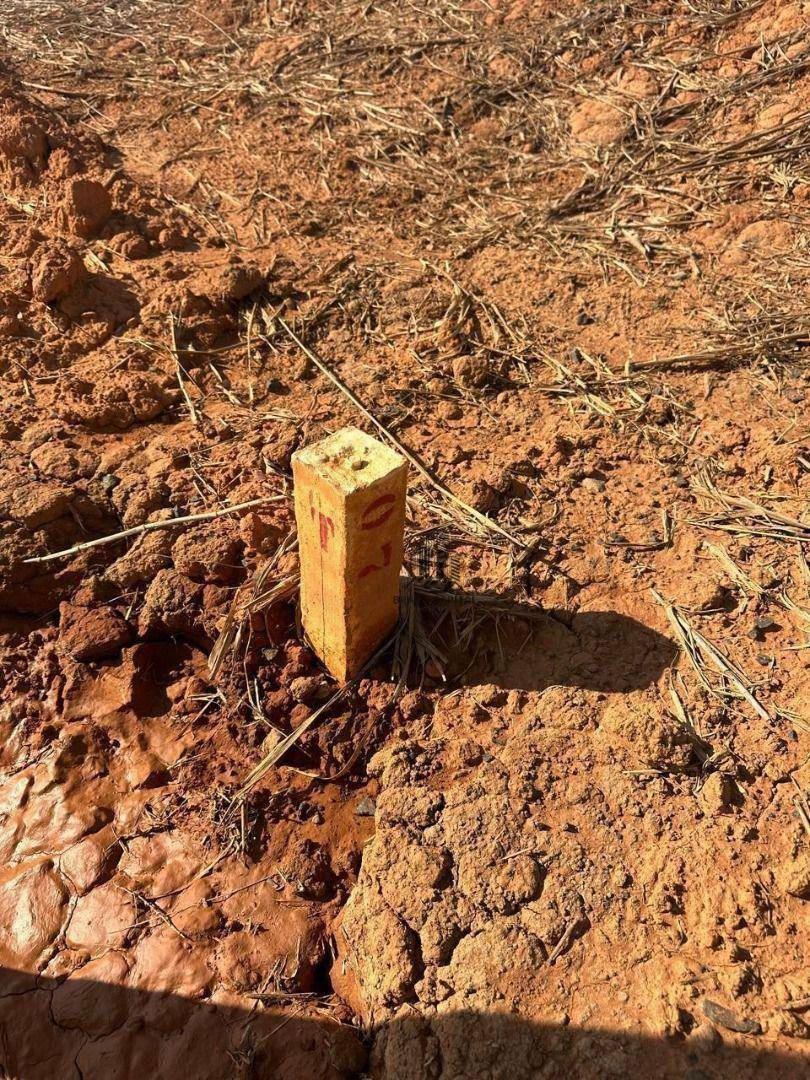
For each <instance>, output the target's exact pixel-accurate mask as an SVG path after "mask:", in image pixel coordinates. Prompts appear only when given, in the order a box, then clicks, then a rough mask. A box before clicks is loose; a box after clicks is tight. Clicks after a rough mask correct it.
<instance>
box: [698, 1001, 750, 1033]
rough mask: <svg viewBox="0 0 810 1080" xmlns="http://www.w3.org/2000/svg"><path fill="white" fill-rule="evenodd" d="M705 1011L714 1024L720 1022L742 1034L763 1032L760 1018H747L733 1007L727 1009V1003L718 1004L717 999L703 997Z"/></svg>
mask: <svg viewBox="0 0 810 1080" xmlns="http://www.w3.org/2000/svg"><path fill="white" fill-rule="evenodd" d="M703 1012H704V1015H705V1016H707V1017H708V1019H709V1020H711V1021H712V1023H713V1024H719V1025H720V1027H724V1028H725V1029H726V1030H727V1031H738V1032H740V1034H742V1035H761V1034H762V1025H761V1024H760V1022H759V1021H758V1020H745V1019H743V1017H741V1016H738V1015H737V1014H736V1013H735V1012H732V1011H731V1009H727V1008H726V1007H725V1005H718V1003H717V1002H716V1001H710V1000H709V998H704V999H703Z"/></svg>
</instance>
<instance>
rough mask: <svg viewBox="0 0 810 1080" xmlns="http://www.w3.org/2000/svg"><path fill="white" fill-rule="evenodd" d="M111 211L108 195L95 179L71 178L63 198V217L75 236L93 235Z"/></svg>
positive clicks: (87, 236) (86, 237) (88, 236)
mask: <svg viewBox="0 0 810 1080" xmlns="http://www.w3.org/2000/svg"><path fill="white" fill-rule="evenodd" d="M111 212H112V203H111V202H110V195H109V192H108V191H107V189H106V188H105V187H104V185H103V184H100V183H99V182H98V181H97V180H83V179H76V180H71V182H70V183H69V184H68V188H67V196H66V200H65V209H64V213H65V218H66V223H67V225H68V227H69V228H70V229H71V231H72V232H73V233H74V234H75V235H76V236H81V237H83V238H85V239H88V238H90V237H92V236H95V235H96V234H97V232H98V230H99V229H100V228H101V226H102V225H103V224H104V222H105V221H106V220H107V218H108V217H109V216H110V214H111Z"/></svg>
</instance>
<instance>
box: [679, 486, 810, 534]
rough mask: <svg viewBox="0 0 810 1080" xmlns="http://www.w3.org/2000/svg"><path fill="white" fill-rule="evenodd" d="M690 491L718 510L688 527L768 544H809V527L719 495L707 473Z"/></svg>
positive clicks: (744, 500)
mask: <svg viewBox="0 0 810 1080" xmlns="http://www.w3.org/2000/svg"><path fill="white" fill-rule="evenodd" d="M692 490H693V491H694V493H695V494H696V495H697V496H698V497H700V498H702V499H704V500H705V501H706V502H708V503H709V504H711V505H713V506H719V507H720V508H721V509H720V510H719V511H718V512H717V513H715V514H712V515H710V516H708V517H704V518H696V519H694V520H692V521H690V522H689V524H690V525H696V526H697V527H698V528H701V529H716V530H719V531H721V532H730V533H735V534H737V535H741V536H763V537H767V538H768V539H770V540H788V541H790V542H792V543H795V542H799V543H801V544H809V543H810V525H808V524H806V523H805V522H803V521H800V520H799V519H798V518H795V517H791V516H790V515H789V514H782V513H780V511H778V510H774V509H773V508H771V507H766V506H762V505H761V504H760V503H757V502H754V500H753V499H749V498H747V496H744V495H730V494H728V493H727V492H723V491H720V490H719V488H718V487H717V485H716V484H715V483H714V481H713V480H712V479H711V477H709V476H708V475H707V474H706V473H703V474H702V476H700V477H699V478H697V479H696V481H695V482H694V484H693V487H692Z"/></svg>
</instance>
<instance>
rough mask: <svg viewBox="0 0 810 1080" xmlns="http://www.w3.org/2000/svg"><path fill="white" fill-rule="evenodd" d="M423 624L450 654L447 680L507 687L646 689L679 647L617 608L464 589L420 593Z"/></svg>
mask: <svg viewBox="0 0 810 1080" xmlns="http://www.w3.org/2000/svg"><path fill="white" fill-rule="evenodd" d="M420 608H421V610H422V614H423V623H424V625H425V628H426V630H427V632H428V634H429V636H430V637H431V639H432V640H435V641H437V643H439V645H440V647H441V648H442V649H443V650H444V651H445V653H446V655H447V656H448V657H449V669H448V675H449V677H450V680H451V681H454V680H455V679H458V678H460V679H461V680H462V681H463V682H464V683H466V684H467V685H480V684H485V683H486V684H490V683H491V684H495V685H496V686H499V687H501V688H503V689H505V690H544V689H546V688H547V687H549V686H572V687H577V688H578V689H581V690H594V691H599V692H602V693H629V692H630V691H633V690H643V689H645V688H646V687H648V686H652V685H653V684H654V683H655V682H657V680H658V679H659V678H660V677H661V675H662V673H663V672H664V671H665V670H666V669H667V668H668V667H669V666H670V665H671V664H672V663H673V661H674V660H675V658H676V656H677V652H678V650H677V648H676V646H675V644H674V643H673V642H672V641H670V639H669V638H667V637H665V636H664V635H663V634H659V633H658V631H657V630H653V629H652V628H651V627H649V626H645V625H644V623H641V622H639V621H638V620H636V619H633V618H631V617H630V616H628V615H621V614H619V613H618V612H615V611H582V612H570V611H565V610H552V609H550V610H543V609H541V608H538V607H536V606H533V605H529V604H519V603H513V602H511V601H503V600H500V599H499V598H498V597H494V596H487V595H482V594H475V593H464V592H435V593H432V592H430V591H429V590H423V591H421V595H420Z"/></svg>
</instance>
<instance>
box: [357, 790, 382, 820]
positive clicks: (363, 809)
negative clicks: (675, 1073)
mask: <svg viewBox="0 0 810 1080" xmlns="http://www.w3.org/2000/svg"><path fill="white" fill-rule="evenodd" d="M376 809H377V803H376V801H375V800H374V799H372V798H370V797H369V796H368V795H367V796H366V797H365V798H364V799H361V800H360V802H359V803H358V804H357V806H355V808H354V812H355V814H356V815H357V816H358V817H374V813H375V811H376Z"/></svg>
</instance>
